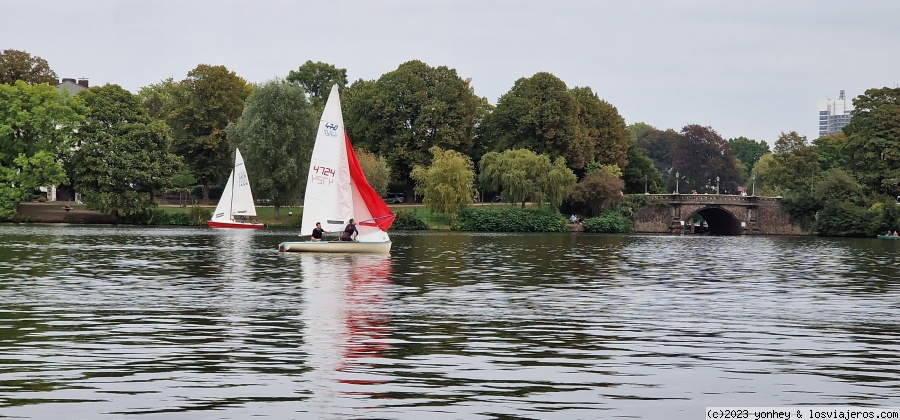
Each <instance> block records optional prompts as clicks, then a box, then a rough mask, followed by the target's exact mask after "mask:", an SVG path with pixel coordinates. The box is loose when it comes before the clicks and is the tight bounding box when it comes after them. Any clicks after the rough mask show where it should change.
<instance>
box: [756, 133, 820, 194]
mask: <svg viewBox="0 0 900 420" xmlns="http://www.w3.org/2000/svg"><path fill="white" fill-rule="evenodd" d="M772 159H773V164H772V165H771V167H770V168H769V170H768V173H767V176H766V178H767V179H766V181H765V184H766V188H767V189H772V190H774V191H775V192H777V193H778V194H781V195H785V194H787V193H790V192H796V191H798V190H800V189H804V190H805V191H812V190H813V188H814V182H815V179H816V177H817V176H818V174H819V155H818V153H817V152H816V148H815V147H813V146H810V145H809V143H808V142H807V140H806V136H801V135H800V134H797V132H796V131H792V132H790V133H781V135H779V136H778V140H776V141H775V150H774V152H773V153H772Z"/></svg>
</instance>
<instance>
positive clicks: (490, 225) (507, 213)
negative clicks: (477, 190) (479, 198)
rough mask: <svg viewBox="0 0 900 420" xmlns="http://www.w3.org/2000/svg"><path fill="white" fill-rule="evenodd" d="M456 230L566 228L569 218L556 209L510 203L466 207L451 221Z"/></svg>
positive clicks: (539, 230)
mask: <svg viewBox="0 0 900 420" xmlns="http://www.w3.org/2000/svg"><path fill="white" fill-rule="evenodd" d="M450 229H452V230H461V231H481V232H565V231H566V219H565V217H563V215H562V214H559V213H557V212H556V211H552V212H551V211H546V210H535V209H520V208H513V207H506V208H501V209H492V208H485V207H466V208H463V209H462V210H460V211H459V213H458V214H457V216H456V219H455V220H454V221H453V223H452V224H451V225H450Z"/></svg>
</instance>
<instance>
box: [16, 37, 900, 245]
mask: <svg viewBox="0 0 900 420" xmlns="http://www.w3.org/2000/svg"><path fill="white" fill-rule="evenodd" d="M56 80H57V79H56V74H55V73H54V72H53V71H52V70H50V67H49V65H47V63H46V61H44V60H42V59H40V58H39V57H34V56H31V55H30V54H28V53H26V52H22V51H15V50H5V51H3V52H2V53H0V139H2V140H3V145H2V146H0V171H2V176H4V178H5V180H6V182H5V183H4V185H3V186H2V187H0V188H2V189H3V190H2V192H0V217H9V216H10V215H11V214H14V212H15V203H18V202H19V201H22V200H23V199H25V197H27V195H28V194H29V193H32V192H33V191H34V189H35V188H36V187H38V186H42V185H63V186H69V187H71V188H73V189H75V190H77V191H79V192H81V193H82V197H83V198H82V199H83V201H84V202H85V203H86V204H88V206H90V207H91V208H95V209H98V210H101V211H104V212H107V213H109V214H114V215H119V216H129V217H140V216H141V215H144V214H147V213H148V212H149V211H152V210H153V208H154V206H155V205H156V204H155V203H156V202H157V199H158V197H159V196H161V195H163V194H165V193H166V192H167V191H172V190H173V189H181V190H186V189H188V188H190V187H192V186H193V185H200V186H202V187H201V190H202V199H203V200H205V201H209V200H210V198H211V197H210V191H211V190H213V189H214V188H215V187H217V186H220V185H221V184H223V183H224V180H225V177H226V176H227V174H228V173H229V166H230V164H231V161H232V159H233V158H232V156H233V150H234V148H235V147H240V148H241V149H242V153H243V154H244V158H245V164H246V165H247V167H248V171H250V173H251V174H252V176H251V182H253V188H254V192H255V194H256V195H257V197H258V198H266V199H269V200H271V202H272V203H273V204H274V205H275V207H276V212H277V211H278V209H279V208H280V207H281V206H285V205H290V204H294V203H296V202H297V200H298V199H299V197H301V196H302V192H303V191H302V189H303V188H304V187H305V182H303V179H304V178H305V174H306V173H307V169H308V164H309V157H310V154H311V150H312V143H313V141H314V134H315V127H316V126H317V120H318V117H319V115H320V114H321V111H322V109H323V107H324V101H325V97H326V95H327V93H328V91H329V89H330V87H331V86H332V85H334V84H337V85H338V86H340V87H341V88H342V102H343V108H344V109H343V111H344V118H345V122H346V125H347V129H348V133H349V135H350V137H351V139H352V141H353V143H354V147H355V148H356V149H357V150H358V151H359V154H360V161H361V163H362V164H363V166H364V170H365V171H366V175H367V177H368V178H369V179H370V182H372V184H373V186H375V187H376V190H379V191H380V192H386V190H387V189H389V188H390V189H395V190H396V189H402V190H405V192H406V193H407V196H408V197H413V196H414V195H416V194H418V195H419V196H420V197H422V198H423V199H424V202H425V203H426V204H427V205H429V206H431V207H432V209H434V210H437V211H440V212H445V213H454V212H456V211H458V210H459V208H461V207H464V206H466V205H468V204H471V202H472V199H473V196H476V197H477V196H478V195H482V196H484V194H488V195H489V196H493V195H499V196H500V197H501V198H502V199H503V200H504V201H508V202H515V203H524V202H526V201H531V202H542V203H548V204H550V205H551V206H552V207H554V208H560V207H564V208H565V209H566V210H569V211H577V212H580V213H584V214H587V215H598V214H601V213H602V212H603V211H607V210H610V209H613V210H615V209H616V208H617V207H618V206H619V205H620V204H621V203H622V201H623V200H624V194H640V193H644V192H649V193H660V192H675V190H676V188H677V189H678V190H680V191H679V192H681V193H689V192H695V191H696V192H698V193H715V192H720V193H728V194H736V193H738V192H739V191H744V192H749V193H754V192H755V193H757V194H760V195H762V194H772V195H782V196H784V197H785V200H784V201H785V202H786V203H787V206H788V207H789V210H790V211H791V212H792V214H796V215H797V217H798V220H805V223H813V224H817V226H816V228H819V230H822V229H821V226H820V225H822V223H821V221H820V220H819V219H821V218H819V219H817V218H816V214H817V213H819V212H822V211H824V210H828V211H825V213H826V214H831V213H835V212H837V210H835V209H841V211H843V212H845V213H846V212H853V211H856V209H854V208H851V207H848V203H850V204H853V205H854V206H857V207H859V208H865V209H866V210H865V211H864V212H868V211H870V210H871V208H872V206H873V205H874V204H875V202H876V201H878V200H882V202H884V203H887V200H886V198H887V197H892V196H894V195H896V194H898V193H900V187H898V182H897V180H898V179H900V174H898V171H900V169H898V163H897V160H898V159H900V144H898V143H900V139H898V135H897V132H898V130H900V117H898V115H900V112H898V111H897V109H896V105H892V104H896V98H897V96H898V90H897V89H888V88H884V89H873V90H870V91H866V94H865V95H861V96H860V97H859V98H857V101H858V104H857V110H856V111H854V114H853V120H852V122H851V124H850V125H849V126H848V127H847V128H846V129H845V132H844V134H842V135H839V136H830V137H823V138H820V139H816V141H814V142H812V144H807V141H806V139H805V138H803V137H802V136H799V135H797V134H796V133H794V132H792V133H786V134H784V133H783V134H782V135H781V136H780V137H779V139H777V140H776V141H775V150H774V151H770V150H769V147H768V145H767V143H766V142H764V141H758V140H751V139H747V138H745V137H738V138H734V139H729V140H727V141H726V140H725V139H723V138H722V137H721V136H719V134H718V133H716V131H715V130H714V129H713V128H711V127H706V126H702V125H699V124H688V125H686V126H684V127H683V128H682V129H681V130H680V131H675V130H672V129H664V130H660V129H657V128H655V127H653V126H650V125H648V124H645V123H640V122H639V123H634V124H631V125H626V123H625V120H624V118H622V116H621V115H620V114H619V113H618V111H617V110H616V108H615V106H613V105H612V104H610V103H608V102H606V101H604V100H602V99H601V98H600V96H599V95H598V94H597V93H595V92H594V91H593V90H592V89H591V88H589V87H571V88H570V87H568V86H567V85H566V84H565V83H564V82H563V81H562V80H560V79H559V78H557V77H556V76H554V75H552V74H550V73H546V72H539V73H537V74H534V75H533V76H531V77H523V78H520V79H518V80H516V81H515V82H514V84H513V86H512V88H511V89H510V90H509V91H508V92H506V93H505V94H503V95H502V96H501V97H500V98H499V99H498V100H497V104H496V105H491V104H490V103H489V102H488V101H487V99H486V98H483V97H478V96H477V95H475V94H474V89H473V88H472V87H471V86H469V81H467V80H465V79H463V78H462V77H460V76H459V75H458V74H457V73H456V70H454V69H452V68H448V67H445V66H438V67H433V66H429V65H427V64H426V63H423V62H421V61H418V60H413V61H409V62H406V63H403V64H401V65H400V66H398V68H397V69H396V70H394V71H391V72H388V73H386V74H384V75H382V76H381V77H379V78H378V79H375V80H357V81H354V82H353V83H349V81H348V79H347V76H346V70H345V69H341V68H337V67H335V66H334V65H331V64H327V63H321V62H312V61H307V62H305V63H303V64H302V65H300V66H299V67H298V68H297V69H296V70H291V71H290V72H288V74H287V75H286V76H285V77H284V78H283V79H275V80H270V81H266V82H264V83H261V84H254V83H250V82H248V81H246V80H245V79H243V78H241V77H240V76H238V75H237V74H235V73H234V72H233V71H230V70H228V69H227V68H225V67H224V66H216V65H207V64H200V65H198V66H197V67H196V68H194V69H193V70H191V71H190V72H188V73H187V75H186V77H185V78H184V79H182V80H174V79H172V78H170V79H166V80H162V81H160V82H158V83H155V84H151V85H149V86H145V87H143V88H141V89H140V90H139V91H138V92H137V93H136V94H132V93H131V92H128V91H126V90H124V89H122V88H121V87H119V86H117V85H112V84H110V85H104V86H99V87H93V88H91V89H88V90H85V91H82V92H80V93H78V94H77V95H75V96H74V97H67V96H66V95H65V94H62V93H59V92H57V91H56V89H55V88H53V87H52V85H53V84H55V83H56ZM857 101H855V102H857ZM892 101H893V102H892ZM807 179H808V180H809V182H808V183H807V182H805V180H807ZM836 179H842V180H843V181H841V183H840V185H839V186H840V187H841V188H843V189H842V190H841V191H845V192H846V191H849V190H853V192H854V194H855V195H854V197H856V198H854V199H852V200H850V199H847V198H844V199H840V200H839V201H841V203H842V204H841V205H838V204H837V203H831V204H828V200H831V199H826V198H824V197H826V196H825V195H823V189H825V190H827V191H828V192H829V193H831V192H833V191H835V188H837V187H838V186H834V185H831V184H830V182H837V181H835V180H836ZM748 190H749V191H748ZM833 195H834V194H830V195H828V197H831V196H833ZM810 200H813V201H816V204H810V203H807V201H810ZM826 204H827V206H826ZM881 208H884V205H882V207H881ZM871 211H874V210H871ZM810 212H812V216H810ZM838 213H840V212H838ZM842 214H843V213H842ZM819 216H821V214H819ZM807 219H808V220H807ZM881 219H882V220H881V223H883V224H884V223H896V221H893V222H892V221H891V220H889V217H888V216H883V217H881ZM882 227H884V226H878V228H879V229H880V228H882ZM869 229H870V230H871V229H874V227H870V228H869ZM823 231H824V232H826V233H835V232H834V231H832V230H828V229H825V230H823ZM844 234H846V232H844Z"/></svg>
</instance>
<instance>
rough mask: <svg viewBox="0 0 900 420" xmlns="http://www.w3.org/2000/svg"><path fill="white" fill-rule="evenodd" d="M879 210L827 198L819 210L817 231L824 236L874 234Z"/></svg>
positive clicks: (877, 227)
mask: <svg viewBox="0 0 900 420" xmlns="http://www.w3.org/2000/svg"><path fill="white" fill-rule="evenodd" d="M879 216H880V212H877V211H870V210H868V209H866V208H863V207H860V206H857V205H855V204H853V203H848V202H844V201H840V200H828V201H827V202H825V205H824V206H823V208H822V210H821V211H820V212H819V220H818V232H819V234H820V235H825V236H857V237H862V236H875V235H876V234H878V232H879V231H880V230H881V220H880V219H881V218H880V217H879Z"/></svg>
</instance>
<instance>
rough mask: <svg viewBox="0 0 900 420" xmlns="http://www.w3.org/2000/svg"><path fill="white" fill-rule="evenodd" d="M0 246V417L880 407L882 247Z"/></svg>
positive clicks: (203, 238) (656, 243) (182, 234)
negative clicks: (384, 249)
mask: <svg viewBox="0 0 900 420" xmlns="http://www.w3.org/2000/svg"><path fill="white" fill-rule="evenodd" d="M294 234H295V232H291V231H286V230H280V231H279V230H267V231H262V232H228V231H213V230H210V229H206V228H159V227H150V228H148V227H105V226H104V227H95V226H67V225H18V226H17V225H5V226H0V243H2V248H0V297H2V303H0V418H4V417H5V418H17V419H19V418H24V419H56V418H66V419H112V418H147V419H247V418H274V419H292V418H297V419H303V418H391V419H394V418H396V419H423V418H428V419H480V418H483V419H488V418H540V419H572V418H648V419H668V418H672V419H676V418H677V419H691V418H696V419H699V418H704V413H703V408H704V407H706V406H788V405H803V404H816V405H842V406H844V405H869V406H879V407H886V406H890V407H896V406H900V271H898V270H900V240H898V241H890V240H877V239H824V238H814V237H692V236H638V235H635V236H615V235H589V234H483V233H474V234H472V233H454V232H427V233H411V232H396V233H393V235H392V237H393V239H394V249H393V251H392V253H391V255H390V256H388V257H381V256H370V255H329V254H294V253H285V254H279V253H278V252H277V244H278V243H279V242H281V241H284V240H293V239H295V238H296V236H294Z"/></svg>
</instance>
